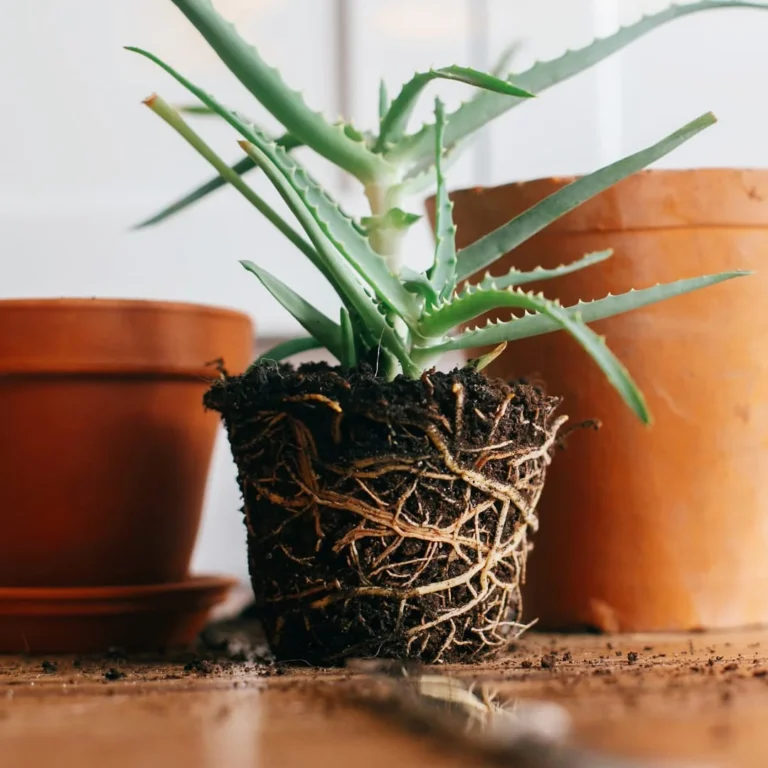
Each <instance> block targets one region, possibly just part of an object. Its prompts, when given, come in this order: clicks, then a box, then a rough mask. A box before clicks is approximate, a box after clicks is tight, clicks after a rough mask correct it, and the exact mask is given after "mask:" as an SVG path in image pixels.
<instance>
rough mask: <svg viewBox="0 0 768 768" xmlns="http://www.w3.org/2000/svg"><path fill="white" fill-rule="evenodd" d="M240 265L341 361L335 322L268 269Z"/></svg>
mask: <svg viewBox="0 0 768 768" xmlns="http://www.w3.org/2000/svg"><path fill="white" fill-rule="evenodd" d="M240 263H241V264H242V265H243V267H245V269H247V270H248V271H249V272H251V273H252V274H254V275H256V277H257V278H258V279H259V281H260V282H261V284H262V285H263V286H264V287H265V288H266V289H267V290H268V291H269V292H270V293H271V294H272V295H273V296H274V297H275V298H276V299H277V300H278V301H279V302H280V304H281V305H282V306H283V307H284V308H285V309H287V310H288V311H289V312H290V313H291V315H293V317H294V318H295V319H296V320H297V321H298V322H299V324H300V325H301V327H302V328H303V329H304V330H305V331H306V332H307V333H309V334H310V335H311V336H312V337H313V338H315V339H317V341H319V342H320V344H322V345H323V346H324V347H325V348H326V349H327V350H328V351H329V352H331V354H333V355H335V356H336V357H337V358H339V359H341V356H342V354H343V349H342V335H341V334H342V330H341V328H340V327H339V326H338V325H337V324H336V323H334V322H333V320H331V319H330V318H328V317H326V316H325V315H324V314H323V313H322V312H320V311H319V310H317V309H315V308H314V307H313V306H312V305H311V304H310V303H309V302H308V301H306V300H305V299H303V298H302V297H301V296H299V294H298V293H296V292H295V291H294V290H293V289H292V288H289V287H288V286H287V285H286V284H285V283H284V282H282V281H281V280H278V279H277V278H276V277H275V276H274V275H271V274H270V273H269V272H267V270H266V269H262V268H261V267H259V266H257V265H256V264H254V263H253V262H252V261H248V260H246V259H243V260H242V261H241V262H240Z"/></svg>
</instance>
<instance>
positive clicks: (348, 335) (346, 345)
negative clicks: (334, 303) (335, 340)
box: [340, 307, 357, 368]
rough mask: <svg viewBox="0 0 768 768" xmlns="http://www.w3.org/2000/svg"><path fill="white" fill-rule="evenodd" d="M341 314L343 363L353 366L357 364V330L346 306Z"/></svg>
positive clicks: (348, 366)
mask: <svg viewBox="0 0 768 768" xmlns="http://www.w3.org/2000/svg"><path fill="white" fill-rule="evenodd" d="M340 314H341V323H340V325H341V360H340V362H341V364H342V365H344V366H346V367H347V368H353V367H354V366H356V365H357V345H356V343H355V332H354V329H353V328H352V321H351V320H350V317H349V312H348V311H347V310H346V308H345V307H342V308H341V310H340Z"/></svg>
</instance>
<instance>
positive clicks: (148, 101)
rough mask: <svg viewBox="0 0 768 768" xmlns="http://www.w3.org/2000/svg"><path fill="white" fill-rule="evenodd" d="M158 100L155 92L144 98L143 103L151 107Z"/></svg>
mask: <svg viewBox="0 0 768 768" xmlns="http://www.w3.org/2000/svg"><path fill="white" fill-rule="evenodd" d="M156 100H157V94H156V93H153V94H151V95H150V96H147V98H146V99H142V101H141V103H142V104H146V105H147V106H148V107H151V106H152V105H153V104H154V103H155V101H156Z"/></svg>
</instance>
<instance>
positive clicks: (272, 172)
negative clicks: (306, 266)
mask: <svg viewBox="0 0 768 768" xmlns="http://www.w3.org/2000/svg"><path fill="white" fill-rule="evenodd" d="M254 139H255V140H256V141H257V142H259V143H260V144H261V145H262V146H257V145H256V144H248V143H247V142H242V144H241V145H242V146H243V148H244V149H245V150H246V151H247V152H248V154H249V155H250V156H251V157H252V158H253V159H254V160H255V162H256V163H257V164H258V165H259V166H260V167H261V169H262V170H263V171H264V173H265V174H266V175H267V177H268V178H269V180H270V181H271V182H272V184H273V185H274V186H275V188H276V189H277V191H278V192H279V193H280V196H281V197H282V198H283V200H285V202H286V204H287V205H288V207H289V208H290V209H291V211H292V212H293V214H294V215H295V216H296V218H297V219H298V220H299V223H300V224H301V226H302V228H303V229H304V231H305V232H306V233H307V236H308V237H309V239H310V240H311V241H312V243H313V245H314V246H315V248H316V249H317V252H318V254H319V255H320V258H321V259H322V261H323V263H324V265H325V268H326V270H327V272H328V274H329V275H330V279H331V281H332V284H333V286H334V288H335V290H336V293H337V294H338V295H339V297H340V298H341V300H342V302H343V303H344V306H346V308H347V309H348V310H349V312H350V315H351V314H352V311H353V310H354V312H355V313H356V315H357V316H358V317H359V321H360V326H361V329H362V330H363V331H364V332H365V333H366V338H365V342H366V343H367V344H368V346H370V347H377V346H382V347H384V348H385V349H387V350H389V351H390V352H391V353H392V355H394V356H395V357H396V358H397V360H398V361H399V363H400V365H401V366H402V368H403V372H404V373H406V375H408V376H418V374H419V368H418V367H417V366H415V365H414V363H413V361H412V360H411V359H410V357H409V354H408V351H407V350H406V348H405V345H404V343H403V340H402V339H401V338H400V337H399V336H398V334H397V333H396V332H395V330H394V329H393V328H392V327H391V326H390V325H389V323H388V322H387V319H386V318H385V316H384V315H383V314H382V312H381V311H380V309H379V303H378V302H377V301H376V300H375V298H374V297H373V296H372V295H371V294H370V293H369V292H368V291H367V290H366V289H365V287H364V285H363V284H362V283H361V282H360V278H359V277H358V275H357V274H356V273H355V272H354V270H353V269H352V267H351V266H350V263H349V261H348V257H347V254H346V253H345V251H344V246H343V245H342V244H338V243H335V242H334V241H333V239H332V237H331V236H330V235H329V231H330V226H329V225H328V224H327V222H325V221H324V220H323V218H322V216H321V215H320V212H319V210H318V208H317V207H315V205H314V203H313V202H312V201H311V200H310V199H309V198H308V196H307V194H306V188H304V187H303V186H301V185H300V184H299V183H298V181H297V179H298V174H296V173H293V172H291V171H290V170H287V171H286V170H284V169H283V163H281V160H284V159H285V158H286V157H287V155H285V153H284V152H282V150H279V149H276V148H275V147H274V145H270V143H269V142H265V141H264V139H263V137H259V136H258V135H257V134H255V133H254ZM281 152H282V157H281V156H280V155H281ZM409 298H411V297H409Z"/></svg>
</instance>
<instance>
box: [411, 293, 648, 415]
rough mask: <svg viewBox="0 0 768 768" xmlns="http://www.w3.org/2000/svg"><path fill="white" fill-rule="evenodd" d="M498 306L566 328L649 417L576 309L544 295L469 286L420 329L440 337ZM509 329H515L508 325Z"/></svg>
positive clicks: (625, 375)
mask: <svg viewBox="0 0 768 768" xmlns="http://www.w3.org/2000/svg"><path fill="white" fill-rule="evenodd" d="M501 307H510V308H516V309H525V310H527V311H529V312H536V313H538V314H539V315H540V316H543V317H546V318H548V319H549V320H550V321H551V322H552V323H554V324H555V326H556V327H559V328H562V329H564V330H566V331H568V333H570V334H571V335H572V336H573V337H574V338H575V339H576V340H577V341H578V342H579V344H581V345H582V346H583V347H584V349H586V350H587V352H589V354H590V355H591V356H592V358H593V359H594V360H595V362H596V363H597V364H598V366H600V368H601V369H602V371H603V373H605V375H606V376H607V377H608V380H609V381H610V382H611V384H612V385H613V386H614V387H615V388H616V389H617V390H618V391H619V393H620V394H621V396H622V397H623V398H624V400H625V402H626V403H627V404H628V405H629V406H630V408H632V410H633V411H635V413H636V414H637V415H638V416H639V417H640V418H641V419H642V420H643V421H645V422H647V421H648V420H649V416H648V410H647V408H646V406H645V402H644V400H643V397H642V395H641V394H640V391H639V390H638V389H637V387H636V386H635V385H634V383H633V382H632V379H631V378H630V376H629V374H628V373H627V371H626V369H625V368H624V367H623V366H622V365H621V363H619V361H618V360H617V359H616V357H615V356H614V355H613V353H612V352H610V351H609V349H608V347H606V346H605V342H604V341H603V339H601V338H600V337H599V336H598V335H597V334H596V333H595V332H594V331H592V330H590V329H589V328H588V327H587V326H586V325H585V324H584V322H583V319H582V317H581V315H580V314H579V312H578V311H576V312H568V311H566V310H564V309H563V308H562V307H561V306H559V305H558V304H556V303H555V302H553V301H550V300H549V299H546V298H544V296H543V295H534V294H532V293H527V292H525V291H522V290H520V289H519V288H517V289H507V290H505V291H499V290H493V289H491V290H481V289H479V288H469V289H467V290H466V291H465V292H464V293H463V294H461V295H459V296H457V297H455V298H454V299H453V300H452V301H451V302H450V303H448V304H445V305H443V306H442V307H440V308H439V309H437V310H436V311H435V312H433V313H432V314H430V315H427V316H425V317H424V320H423V322H422V323H421V326H420V329H421V332H422V333H423V334H424V335H425V336H439V335H441V334H443V333H445V332H446V331H448V330H451V329H452V328H454V327H455V326H456V325H459V324H461V323H464V322H467V321H468V320H471V319H473V318H475V317H477V316H478V315H481V314H484V313H485V312H488V311H490V310H491V309H499V308H501ZM514 323H515V321H514V320H512V321H509V323H508V324H507V325H508V326H510V325H514ZM510 330H514V329H513V328H510ZM510 340H511V339H510V338H509V336H506V337H504V338H502V339H500V342H499V343H503V342H505V341H507V342H508V341H510Z"/></svg>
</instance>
